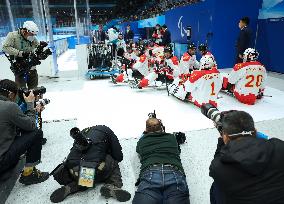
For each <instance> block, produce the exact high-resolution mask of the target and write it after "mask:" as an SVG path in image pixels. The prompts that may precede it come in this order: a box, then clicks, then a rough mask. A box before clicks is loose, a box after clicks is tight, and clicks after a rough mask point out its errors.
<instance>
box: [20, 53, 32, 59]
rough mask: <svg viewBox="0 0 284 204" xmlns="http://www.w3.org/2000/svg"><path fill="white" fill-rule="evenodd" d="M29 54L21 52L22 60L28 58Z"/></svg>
mask: <svg viewBox="0 0 284 204" xmlns="http://www.w3.org/2000/svg"><path fill="white" fill-rule="evenodd" d="M30 54H31V53H30V52H23V53H22V57H23V58H28V57H29V56H30Z"/></svg>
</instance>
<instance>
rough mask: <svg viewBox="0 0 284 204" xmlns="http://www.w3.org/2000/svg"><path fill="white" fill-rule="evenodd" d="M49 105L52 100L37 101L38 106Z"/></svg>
mask: <svg viewBox="0 0 284 204" xmlns="http://www.w3.org/2000/svg"><path fill="white" fill-rule="evenodd" d="M49 103H50V100H49V99H46V98H45V99H40V100H39V101H37V102H36V105H41V106H46V105H47V104H49Z"/></svg>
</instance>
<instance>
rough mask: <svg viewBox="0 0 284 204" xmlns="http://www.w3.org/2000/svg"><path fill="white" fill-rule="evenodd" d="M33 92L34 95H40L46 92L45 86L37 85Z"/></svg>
mask: <svg viewBox="0 0 284 204" xmlns="http://www.w3.org/2000/svg"><path fill="white" fill-rule="evenodd" d="M33 92H34V95H35V96H38V95H42V94H45V93H46V88H45V87H44V86H41V87H37V88H35V89H34V90H33Z"/></svg>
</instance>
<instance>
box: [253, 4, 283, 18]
mask: <svg viewBox="0 0 284 204" xmlns="http://www.w3.org/2000/svg"><path fill="white" fill-rule="evenodd" d="M282 17H284V0H263V4H262V9H261V10H260V11H259V17H258V18H259V19H268V18H282Z"/></svg>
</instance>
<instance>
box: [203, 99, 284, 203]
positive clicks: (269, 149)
mask: <svg viewBox="0 0 284 204" xmlns="http://www.w3.org/2000/svg"><path fill="white" fill-rule="evenodd" d="M201 111H202V113H203V114H204V115H206V116H207V117H208V118H210V119H212V120H213V121H214V122H215V124H216V127H217V129H218V130H219V132H220V135H221V137H220V138H219V139H218V145H217V150H216V152H215V155H214V159H213V161H212V162H211V165H210V170H209V175H210V176H211V177H212V178H213V179H214V183H213V184H212V187H211V192H210V194H211V203H213V204H257V203H261V204H280V203H283V201H284V164H283V157H284V142H283V141H281V140H279V139H277V138H272V139H269V140H268V139H267V138H266V139H265V138H263V137H262V136H263V135H262V134H261V133H259V132H257V131H256V129H255V127H254V121H253V118H252V117H251V116H250V115H249V114H248V113H246V112H244V111H236V110H232V111H228V112H221V113H220V112H219V111H218V109H216V108H215V107H213V106H212V105H210V104H206V105H203V106H202V108H201Z"/></svg>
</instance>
